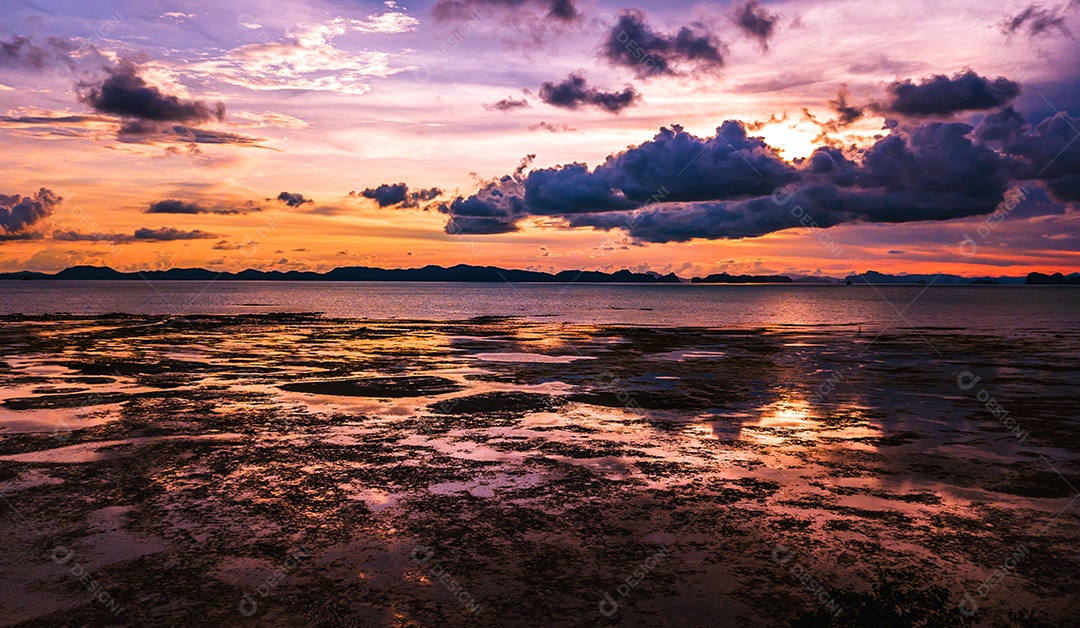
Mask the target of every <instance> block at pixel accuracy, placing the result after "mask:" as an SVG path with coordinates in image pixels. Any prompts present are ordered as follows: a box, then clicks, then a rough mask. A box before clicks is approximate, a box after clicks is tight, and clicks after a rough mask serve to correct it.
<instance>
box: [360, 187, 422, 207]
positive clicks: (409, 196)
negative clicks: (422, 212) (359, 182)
mask: <svg viewBox="0 0 1080 628" xmlns="http://www.w3.org/2000/svg"><path fill="white" fill-rule="evenodd" d="M441 194H442V190H440V189H439V188H428V189H421V190H413V191H412V192H410V191H409V186H407V185H405V184H404V183H384V184H382V185H380V186H378V187H375V188H368V189H366V190H363V191H361V192H349V196H358V197H363V198H369V199H371V200H373V201H375V202H376V203H377V204H378V205H379V207H390V206H393V205H400V206H401V207H418V206H419V205H420V203H421V202H427V201H431V200H434V199H435V198H437V197H438V196H439V195H441Z"/></svg>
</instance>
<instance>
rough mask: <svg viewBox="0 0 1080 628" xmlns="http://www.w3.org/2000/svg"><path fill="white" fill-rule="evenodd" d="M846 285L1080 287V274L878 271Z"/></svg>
mask: <svg viewBox="0 0 1080 628" xmlns="http://www.w3.org/2000/svg"><path fill="white" fill-rule="evenodd" d="M844 282H845V283H848V284H852V285H858V284H860V283H872V284H929V283H933V284H934V285H959V284H975V285H994V284H1004V285H1020V284H1027V285H1080V273H1071V274H1069V275H1062V274H1061V273H1054V274H1053V275H1044V274H1043V273H1031V274H1029V275H1028V276H1027V277H961V276H959V275H945V274H940V275H886V274H882V273H879V272H877V271H873V270H868V271H866V272H865V273H860V274H858V275H848V276H847V277H846V278H845V279H844Z"/></svg>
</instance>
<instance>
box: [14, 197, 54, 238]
mask: <svg viewBox="0 0 1080 628" xmlns="http://www.w3.org/2000/svg"><path fill="white" fill-rule="evenodd" d="M62 200H63V199H61V198H60V197H59V196H57V195H56V194H55V193H53V191H52V190H49V189H47V188H41V189H40V190H38V191H37V192H36V193H34V194H33V195H31V196H23V195H21V194H12V195H8V194H0V240H23V239H32V238H36V237H40V235H39V234H38V233H37V231H36V230H35V227H37V225H38V223H40V222H41V221H43V220H45V219H46V218H48V217H49V216H51V215H52V212H53V208H54V207H56V206H57V205H58V204H60V202H61V201H62Z"/></svg>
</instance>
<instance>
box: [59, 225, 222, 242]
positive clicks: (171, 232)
mask: <svg viewBox="0 0 1080 628" xmlns="http://www.w3.org/2000/svg"><path fill="white" fill-rule="evenodd" d="M52 237H53V240H60V241H63V242H140V241H142V242H173V241H177V240H206V239H209V238H216V237H218V236H216V235H214V234H212V233H207V232H206V231H202V230H199V229H195V230H194V231H184V230H182V229H176V228H174V227H161V228H158V229H148V228H145V227H144V228H142V229H136V230H135V233H134V234H132V235H127V234H124V233H90V232H83V231H54V232H53V235H52Z"/></svg>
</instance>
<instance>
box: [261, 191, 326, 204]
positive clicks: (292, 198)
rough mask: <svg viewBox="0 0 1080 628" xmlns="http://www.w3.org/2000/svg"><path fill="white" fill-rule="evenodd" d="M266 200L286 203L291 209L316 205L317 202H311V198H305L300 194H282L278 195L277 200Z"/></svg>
mask: <svg viewBox="0 0 1080 628" xmlns="http://www.w3.org/2000/svg"><path fill="white" fill-rule="evenodd" d="M266 200H268V201H273V200H276V201H279V202H281V203H285V204H286V205H287V206H289V207H300V206H301V205H303V204H305V203H314V202H315V201H313V200H311V199H310V198H304V195H303V194H300V193H299V192H282V193H281V194H278V195H277V198H276V199H272V198H268V199H266Z"/></svg>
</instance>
